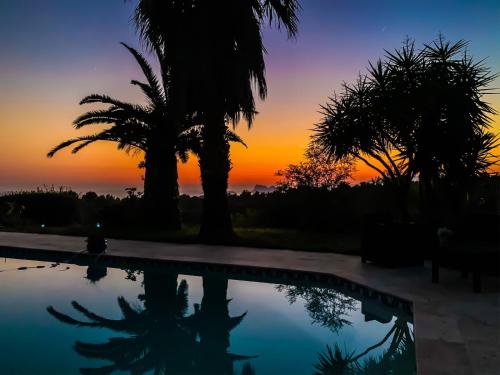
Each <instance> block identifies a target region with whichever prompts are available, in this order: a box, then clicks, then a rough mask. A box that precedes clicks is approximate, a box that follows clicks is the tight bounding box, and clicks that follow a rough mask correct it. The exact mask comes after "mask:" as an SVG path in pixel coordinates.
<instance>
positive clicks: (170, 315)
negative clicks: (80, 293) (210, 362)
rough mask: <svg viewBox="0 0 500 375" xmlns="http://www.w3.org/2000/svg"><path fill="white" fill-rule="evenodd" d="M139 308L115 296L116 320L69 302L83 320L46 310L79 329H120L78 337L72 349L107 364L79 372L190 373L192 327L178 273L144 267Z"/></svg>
mask: <svg viewBox="0 0 500 375" xmlns="http://www.w3.org/2000/svg"><path fill="white" fill-rule="evenodd" d="M144 292H145V293H144V296H141V298H143V299H144V309H136V308H133V307H132V306H131V305H130V303H128V302H127V301H126V300H125V299H124V298H123V297H119V298H118V305H119V307H120V310H121V313H122V318H121V319H117V320H114V319H107V318H104V317H101V316H99V315H97V314H95V313H93V312H91V311H90V310H88V309H86V308H85V307H83V306H82V305H80V304H79V303H78V302H76V301H73V302H72V305H73V308H74V309H75V310H77V311H78V312H79V313H81V314H82V315H84V316H85V317H86V318H87V319H88V321H82V320H77V319H74V318H72V317H70V316H69V315H66V314H62V313H60V312H59V311H57V310H55V309H54V308H53V307H52V306H49V307H48V308H47V311H48V312H49V313H50V314H51V315H52V316H54V317H55V318H56V319H58V320H59V321H61V322H63V323H67V324H71V325H75V326H80V327H97V328H107V329H110V330H112V331H115V332H119V333H125V334H127V335H128V336H126V337H114V338H110V339H109V340H108V342H106V343H98V344H96V343H84V342H79V341H77V342H76V343H75V346H74V348H75V351H76V352H77V353H79V354H80V355H82V356H84V357H86V358H90V359H101V360H107V361H110V362H112V364H110V365H105V366H102V367H98V368H83V369H80V371H81V373H83V374H111V373H112V372H114V371H129V372H131V373H134V374H143V373H145V372H147V371H151V370H154V372H155V373H174V374H184V373H191V374H192V373H195V355H196V351H197V346H199V344H197V342H196V340H195V336H196V334H195V331H194V330H193V328H192V327H191V321H190V318H189V316H187V314H186V313H187V306H188V285H187V282H186V281H185V280H182V281H181V282H180V283H179V284H178V283H177V274H167V273H164V272H159V271H155V270H147V271H144Z"/></svg>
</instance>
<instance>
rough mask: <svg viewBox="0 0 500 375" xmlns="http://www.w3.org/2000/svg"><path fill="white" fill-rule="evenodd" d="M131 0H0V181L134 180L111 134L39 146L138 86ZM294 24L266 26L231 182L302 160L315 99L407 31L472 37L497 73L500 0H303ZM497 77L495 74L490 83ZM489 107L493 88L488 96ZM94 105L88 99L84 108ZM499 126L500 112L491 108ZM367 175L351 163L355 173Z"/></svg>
mask: <svg viewBox="0 0 500 375" xmlns="http://www.w3.org/2000/svg"><path fill="white" fill-rule="evenodd" d="M134 4H135V1H133V0H131V1H128V2H124V1H123V0H106V1H102V0H71V1H68V0H45V1H40V0H0V46H1V52H0V159H1V160H2V161H3V162H2V163H0V191H6V190H13V189H31V188H34V187H37V186H43V185H55V186H67V187H72V188H73V189H75V190H76V191H87V190H94V191H97V192H99V193H107V192H109V193H113V194H119V193H122V192H123V191H124V188H125V187H129V186H136V187H141V185H142V181H141V176H142V173H143V171H141V170H139V169H137V164H138V162H139V161H140V157H131V156H128V155H126V154H124V153H123V152H121V151H117V150H116V148H115V147H114V146H113V145H112V144H101V145H97V144H96V145H93V146H90V147H88V148H87V149H85V150H83V151H81V152H80V153H79V154H77V155H71V154H70V153H69V151H63V152H60V153H59V154H57V155H56V157H55V158H53V159H47V158H46V157H45V155H46V153H47V151H48V150H49V149H50V148H51V147H53V146H54V145H56V144H58V143H59V142H61V141H63V140H65V139H67V138H69V137H74V136H77V135H83V134H84V132H82V131H75V130H74V129H73V128H72V126H71V123H72V121H73V120H74V118H75V117H76V116H78V115H79V114H80V113H82V111H83V110H84V109H87V108H84V107H80V106H79V105H78V102H79V100H80V99H81V98H82V97H83V96H85V95H88V94H90V93H106V94H109V95H110V96H113V97H116V98H120V99H123V100H129V101H141V100H142V97H141V94H140V93H139V92H138V90H137V88H136V87H133V86H131V85H130V84H129V82H130V80H131V79H142V77H141V73H140V72H139V70H138V68H137V66H136V64H135V62H134V60H133V59H132V58H131V56H129V55H128V53H127V52H126V51H125V49H124V48H123V47H122V46H120V44H119V42H121V41H123V42H126V43H128V44H130V45H132V46H135V47H140V43H139V42H138V38H137V36H136V34H135V30H134V26H133V24H132V23H131V22H130V16H131V14H132V9H133V7H134ZM302 8H303V9H302V11H301V12H300V14H299V17H300V26H299V35H298V37H297V39H296V40H287V38H286V35H284V34H283V33H280V32H278V31H276V30H265V32H264V41H265V45H266V48H267V50H268V51H269V53H268V55H267V57H266V63H267V80H268V86H269V95H268V98H267V100H266V101H265V102H260V101H259V102H258V103H257V105H258V111H259V115H258V116H257V118H256V121H255V123H254V126H253V128H252V129H251V130H250V131H248V130H247V129H246V124H244V123H241V124H240V125H239V126H238V128H237V132H238V133H239V134H240V135H241V136H242V137H243V138H244V139H245V142H246V143H247V144H248V149H245V148H244V147H242V146H240V145H236V146H234V147H232V151H231V154H232V161H233V170H232V172H231V178H230V185H231V186H230V189H232V190H235V191H240V190H242V189H244V188H246V189H250V190H251V189H252V188H253V186H254V185H255V184H264V185H271V184H273V183H274V182H275V181H276V179H277V177H276V176H275V172H276V171H277V170H278V169H282V168H284V167H286V166H287V165H288V164H289V163H296V162H298V161H300V160H301V158H302V154H303V151H304V148H305V146H306V145H307V143H308V137H309V134H310V130H309V129H311V128H312V126H313V124H314V123H315V122H317V121H318V120H319V119H320V115H319V114H318V110H319V105H320V104H322V103H324V102H325V101H326V99H327V97H328V96H329V95H331V94H332V93H333V92H334V91H335V90H338V89H339V87H340V85H341V83H342V81H347V82H351V81H353V80H354V79H355V77H356V76H357V74H358V72H360V71H361V72H362V71H364V70H365V67H366V66H367V64H368V61H369V60H375V59H377V58H379V57H381V56H382V55H383V53H384V49H393V48H396V47H398V46H399V45H400V44H401V42H402V41H403V40H404V39H405V38H406V37H407V36H409V37H412V38H414V39H415V40H416V41H417V43H418V44H421V43H422V42H428V41H431V40H433V39H435V38H436V36H437V35H438V34H439V33H442V34H443V35H444V36H445V37H447V38H449V39H451V40H457V39H466V40H468V41H470V48H469V49H470V52H471V53H472V54H473V55H474V56H475V57H477V58H487V60H486V63H487V64H488V65H489V66H490V67H491V68H492V69H493V71H494V72H500V2H499V1H498V0H482V1H474V0H467V1H466V0H454V1H452V0H433V1H412V2H410V1H400V0H392V1H377V2H373V1H370V0H358V1H347V0H338V1H337V0H303V1H302ZM494 86H495V87H500V80H497V81H496V82H495V85H494ZM488 101H489V102H490V103H491V104H492V105H493V107H494V108H495V109H496V110H500V98H499V97H498V96H490V97H488ZM88 108H90V107H88ZM494 123H495V125H494V126H495V130H496V131H498V130H499V128H500V120H499V118H498V117H495V118H494ZM373 176H374V174H373V173H372V172H370V171H369V170H367V169H366V168H364V167H362V166H359V168H358V171H357V172H356V175H355V179H356V180H357V181H360V180H366V179H369V178H371V177H373ZM180 183H181V191H182V192H187V193H199V192H200V191H201V189H200V183H199V171H198V165H197V161H196V160H195V158H191V160H190V161H189V162H188V163H187V164H186V165H182V166H180Z"/></svg>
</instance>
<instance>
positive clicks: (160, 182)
mask: <svg viewBox="0 0 500 375" xmlns="http://www.w3.org/2000/svg"><path fill="white" fill-rule="evenodd" d="M158 139H164V138H160V137H158ZM151 146H152V147H150V148H149V150H148V152H147V153H146V157H145V166H146V172H145V176H144V204H145V214H146V222H147V224H148V225H150V226H153V227H155V228H163V229H169V230H177V229H180V228H181V217H180V212H179V185H178V181H177V179H178V174H177V157H176V155H175V148H174V146H173V145H166V146H165V145H159V144H154V145H151Z"/></svg>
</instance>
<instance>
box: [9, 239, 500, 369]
mask: <svg viewBox="0 0 500 375" xmlns="http://www.w3.org/2000/svg"><path fill="white" fill-rule="evenodd" d="M2 248H3V249H9V250H10V251H17V250H16V249H18V250H19V252H22V253H26V252H25V251H21V249H33V250H34V249H36V250H43V251H46V252H47V254H59V255H60V254H66V253H68V254H74V253H77V252H79V251H81V250H82V249H84V248H85V241H84V239H83V238H81V237H69V236H54V235H44V234H24V233H7V232H0V249H2ZM106 257H108V258H136V259H138V258H140V259H149V260H165V261H182V262H196V263H213V264H222V265H233V266H252V267H262V268H266V269H270V268H272V269H286V270H295V271H308V272H318V273H323V274H332V275H335V276H338V277H341V278H344V279H347V280H349V281H352V282H355V283H358V284H361V285H363V286H367V287H369V288H371V289H375V290H377V291H380V292H383V293H387V294H391V295H395V296H398V297H400V298H403V299H406V300H408V301H411V302H412V303H413V312H414V328H415V335H416V351H417V367H418V374H420V375H445V374H446V375H447V374H449V375H452V374H453V375H462V374H464V375H498V374H500V293H499V285H498V279H496V278H491V279H486V280H484V285H483V287H484V292H483V293H482V294H473V293H472V286H471V280H470V279H469V280H465V279H462V278H461V277H460V274H459V273H458V272H451V271H444V272H442V273H441V283H440V284H439V285H434V284H431V282H430V270H429V267H425V268H421V267H419V268H403V269H385V268H380V267H377V266H374V265H371V264H362V263H361V262H360V259H359V257H352V256H345V255H340V254H325V253H311V252H301V251H289V250H272V249H254V248H243V247H223V246H206V245H180V244H167V243H155V242H142V241H125V240H109V246H108V250H107V255H106ZM499 261H500V260H499Z"/></svg>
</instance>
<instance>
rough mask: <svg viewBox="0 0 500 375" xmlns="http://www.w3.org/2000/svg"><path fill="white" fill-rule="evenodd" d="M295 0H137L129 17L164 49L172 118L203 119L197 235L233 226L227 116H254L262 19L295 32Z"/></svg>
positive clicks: (227, 232) (260, 83)
mask: <svg viewBox="0 0 500 375" xmlns="http://www.w3.org/2000/svg"><path fill="white" fill-rule="evenodd" d="M298 7H299V5H298V1H297V0H257V1H251V2H245V1H231V0H221V1H217V2H193V1H190V0H184V1H151V0H140V1H139V3H138V6H137V8H136V13H135V21H136V24H137V26H138V29H139V31H140V34H141V36H142V38H143V39H144V40H145V41H146V42H148V43H149V44H150V45H151V46H154V45H156V44H159V43H161V44H162V48H163V49H164V50H165V51H169V54H167V56H166V58H167V61H166V64H167V65H168V66H169V67H170V69H171V72H172V75H171V79H172V91H173V92H175V93H176V100H177V101H178V103H177V105H176V108H175V109H174V110H176V112H177V113H176V115H175V118H176V119H178V120H177V121H180V119H182V117H183V116H184V115H185V112H197V113H198V114H199V115H200V116H201V118H202V121H203V124H204V125H205V126H204V127H203V130H202V137H203V141H204V147H203V150H202V153H201V154H200V161H199V163H200V169H201V177H202V186H203V192H204V203H203V214H202V223H201V229H200V236H201V238H202V239H204V240H206V241H224V240H228V239H231V238H232V237H233V236H234V234H233V229H232V224H231V219H230V214H229V207H228V202H227V186H228V176H229V171H230V169H231V162H230V159H229V144H228V142H227V140H226V139H225V137H224V134H225V133H226V129H227V126H228V123H229V122H232V124H233V125H236V124H237V123H238V121H239V119H240V117H241V116H243V117H244V118H245V119H246V120H247V122H248V125H249V126H251V125H252V121H253V119H254V117H255V114H256V111H255V100H254V95H253V90H252V87H253V86H255V87H256V89H257V91H258V94H259V96H260V97H261V98H262V99H264V98H265V97H266V95H267V87H266V80H265V74H264V73H265V62H264V53H265V49H264V45H263V42H262V37H261V27H263V24H264V23H265V22H269V23H273V22H275V23H276V24H277V25H278V27H284V28H285V29H286V30H287V32H288V34H289V36H294V35H295V34H296V32H297V10H298Z"/></svg>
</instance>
